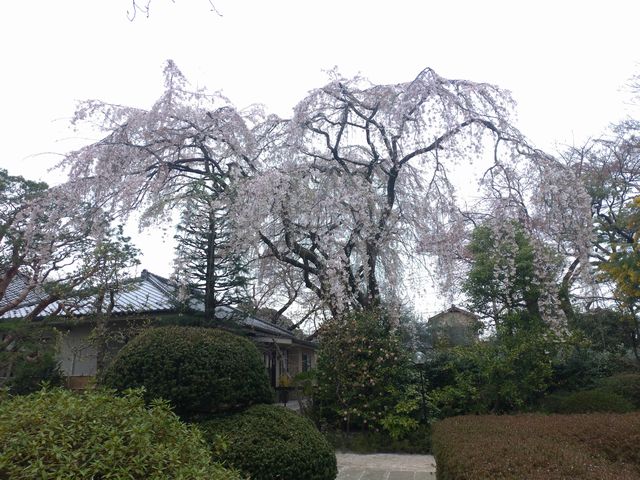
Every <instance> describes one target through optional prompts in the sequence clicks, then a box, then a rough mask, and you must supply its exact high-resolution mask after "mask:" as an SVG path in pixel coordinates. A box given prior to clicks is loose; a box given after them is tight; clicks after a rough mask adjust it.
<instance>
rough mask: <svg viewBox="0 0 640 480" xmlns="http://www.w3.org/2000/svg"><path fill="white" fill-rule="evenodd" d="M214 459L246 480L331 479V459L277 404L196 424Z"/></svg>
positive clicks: (321, 442) (307, 427)
mask: <svg viewBox="0 0 640 480" xmlns="http://www.w3.org/2000/svg"><path fill="white" fill-rule="evenodd" d="M200 427H201V428H202V430H203V432H204V434H205V437H206V438H207V439H208V440H209V441H210V443H211V444H212V450H213V453H214V459H216V460H220V461H223V462H225V463H227V464H229V465H232V466H233V467H235V468H237V469H238V470H240V471H242V472H244V473H245V474H247V475H250V476H251V479H252V480H273V479H274V478H277V479H280V480H300V479H304V480H333V479H334V478H335V476H336V473H337V468H336V456H335V454H334V453H333V448H332V447H331V445H330V444H329V442H327V440H326V439H325V438H324V437H323V436H322V435H321V434H320V432H318V430H317V429H316V428H315V426H314V425H313V423H312V422H311V421H310V420H308V419H307V418H304V417H301V416H300V415H298V414H297V413H295V412H292V411H290V410H287V409H285V408H283V407H280V406H277V405H256V406H253V407H251V408H249V409H248V410H246V411H245V412H242V413H237V414H234V415H231V416H226V417H220V418H217V419H209V420H205V421H204V422H202V423H200Z"/></svg>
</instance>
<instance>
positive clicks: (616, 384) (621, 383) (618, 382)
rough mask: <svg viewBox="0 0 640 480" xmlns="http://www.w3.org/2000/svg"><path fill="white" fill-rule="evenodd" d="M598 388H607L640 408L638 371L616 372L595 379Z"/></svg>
mask: <svg viewBox="0 0 640 480" xmlns="http://www.w3.org/2000/svg"><path fill="white" fill-rule="evenodd" d="M596 384H597V386H598V388H601V389H603V390H608V391H610V392H613V393H617V394H618V395H620V396H622V397H624V398H626V399H627V400H629V401H630V402H631V403H633V405H634V406H635V408H638V409H640V373H618V374H616V375H612V376H610V377H605V378H601V379H599V380H598V381H597V383H596Z"/></svg>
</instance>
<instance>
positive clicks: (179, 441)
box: [0, 389, 239, 480]
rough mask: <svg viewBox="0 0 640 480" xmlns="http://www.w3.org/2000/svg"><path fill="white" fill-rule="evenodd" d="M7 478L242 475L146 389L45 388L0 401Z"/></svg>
mask: <svg viewBox="0 0 640 480" xmlns="http://www.w3.org/2000/svg"><path fill="white" fill-rule="evenodd" d="M0 478H11V479H16V480H18V479H25V480H26V479H32V478H48V479H86V478H113V479H157V480H161V479H166V478H181V479H185V480H187V479H193V480H196V479H197V480H222V479H237V478H239V477H238V476H237V475H236V474H235V473H233V472H230V471H228V470H225V469H224V468H222V467H220V466H219V465H216V464H212V463H211V460H210V455H209V449H208V448H207V445H206V443H205V441H204V440H203V438H202V434H201V433H200V432H199V431H198V430H197V429H196V428H195V427H192V426H188V425H185V424H183V423H181V422H180V421H179V420H178V418H177V417H176V416H175V415H174V414H173V413H172V412H171V410H170V409H169V407H168V405H166V404H165V403H161V402H155V403H154V404H153V405H152V406H151V407H150V408H146V407H145V404H144V400H143V398H142V396H141V395H140V392H129V393H126V394H125V395H124V396H122V397H114V396H113V395H111V394H109V393H108V392H102V391H89V392H87V393H85V394H83V395H79V394H75V393H72V392H69V391H67V390H61V389H58V390H42V391H40V392H37V393H34V394H31V395H28V396H21V397H12V398H9V399H6V400H4V401H2V402H0Z"/></svg>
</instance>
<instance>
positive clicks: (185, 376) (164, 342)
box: [100, 327, 273, 415]
mask: <svg viewBox="0 0 640 480" xmlns="http://www.w3.org/2000/svg"><path fill="white" fill-rule="evenodd" d="M100 383H101V384H103V385H105V386H107V387H109V388H114V389H116V390H125V389H128V388H137V387H144V388H145V390H146V391H145V397H146V398H147V399H153V398H164V399H166V400H168V401H169V402H170V403H171V404H172V405H173V406H174V407H175V409H176V412H177V413H179V414H181V415H189V414H193V413H198V412H219V411H227V410H239V409H242V408H244V407H246V406H249V405H253V404H256V403H270V402H271V401H273V392H272V390H271V388H270V387H269V381H268V378H267V374H266V371H265V368H264V364H263V362H262V358H261V357H260V354H259V353H258V349H257V348H256V346H255V345H254V344H253V343H252V342H251V341H249V340H247V339H244V338H241V337H239V336H237V335H233V334H231V333H228V332H225V331H223V330H216V329H210V328H195V327H161V328H154V329H150V330H147V331H145V332H143V333H141V334H140V335H138V336H137V337H136V338H134V339H133V340H132V341H131V342H130V343H128V344H127V345H126V346H125V347H124V348H123V349H122V350H121V351H120V352H119V353H118V355H117V356H116V358H115V359H114V360H113V362H112V363H111V364H110V365H109V367H107V369H106V370H105V372H104V374H103V375H102V377H101V379H100Z"/></svg>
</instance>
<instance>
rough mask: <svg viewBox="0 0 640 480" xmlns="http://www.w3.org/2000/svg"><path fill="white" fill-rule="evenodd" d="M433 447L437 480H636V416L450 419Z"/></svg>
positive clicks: (639, 463)
mask: <svg viewBox="0 0 640 480" xmlns="http://www.w3.org/2000/svg"><path fill="white" fill-rule="evenodd" d="M432 442H433V450H434V454H435V457H436V463H437V469H438V473H437V475H438V480H470V479H473V480H482V479H487V480H488V479H491V480H523V479H528V480H559V479H567V480H569V479H584V480H614V479H615V480H632V479H634V480H637V479H638V478H640V449H638V445H640V413H627V414H603V413H598V414H589V415H539V414H538V415H505V416H465V417H454V418H448V419H446V420H443V421H441V422H438V423H436V424H435V425H434V428H433V437H432Z"/></svg>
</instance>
